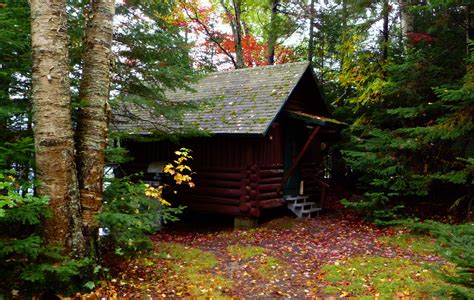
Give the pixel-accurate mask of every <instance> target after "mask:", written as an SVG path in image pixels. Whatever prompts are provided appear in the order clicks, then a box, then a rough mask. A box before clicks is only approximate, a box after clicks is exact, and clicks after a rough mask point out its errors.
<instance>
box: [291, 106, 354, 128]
mask: <svg viewBox="0 0 474 300" xmlns="http://www.w3.org/2000/svg"><path fill="white" fill-rule="evenodd" d="M287 113H288V116H289V117H290V118H292V119H295V120H299V121H303V122H305V123H306V124H308V125H317V126H321V127H323V128H333V129H340V128H343V127H346V126H347V123H344V122H341V121H338V120H336V119H331V118H327V117H322V116H317V115H311V114H307V113H304V112H301V111H292V110H288V111H287Z"/></svg>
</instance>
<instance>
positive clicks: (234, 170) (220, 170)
mask: <svg viewBox="0 0 474 300" xmlns="http://www.w3.org/2000/svg"><path fill="white" fill-rule="evenodd" d="M242 171H244V169H243V168H220V167H215V168H206V167H202V168H199V170H198V172H205V173H240V172H242Z"/></svg>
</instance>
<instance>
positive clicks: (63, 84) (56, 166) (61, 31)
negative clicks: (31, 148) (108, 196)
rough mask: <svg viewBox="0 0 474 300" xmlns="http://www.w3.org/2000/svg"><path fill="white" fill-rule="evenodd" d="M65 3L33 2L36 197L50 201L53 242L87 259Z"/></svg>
mask: <svg viewBox="0 0 474 300" xmlns="http://www.w3.org/2000/svg"><path fill="white" fill-rule="evenodd" d="M66 2H67V1H66V0H31V1H30V3H31V39H32V55H33V67H32V86H33V90H32V99H33V114H34V138H35V155H36V170H37V178H38V179H39V181H40V182H41V185H40V186H39V187H38V194H39V195H43V196H48V197H49V207H50V208H51V210H52V213H53V216H52V218H50V219H48V220H47V221H46V222H45V226H44V235H45V238H46V240H47V241H48V242H49V243H54V244H58V245H60V246H63V247H65V251H66V252H67V253H68V254H70V255H77V256H83V254H84V251H85V239H84V236H83V234H82V222H81V211H80V208H81V207H80V202H79V190H78V182H77V175H76V168H75V160H74V139H73V130H72V123H71V105H70V91H69V71H68V69H69V65H68V64H69V58H68V47H67V45H68V36H67V16H66Z"/></svg>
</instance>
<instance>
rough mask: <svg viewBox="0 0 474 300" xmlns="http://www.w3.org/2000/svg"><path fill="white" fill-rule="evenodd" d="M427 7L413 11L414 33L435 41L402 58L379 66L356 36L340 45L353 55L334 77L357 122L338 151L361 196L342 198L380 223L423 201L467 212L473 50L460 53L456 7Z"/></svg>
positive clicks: (409, 48) (408, 48) (473, 126)
mask: <svg viewBox="0 0 474 300" xmlns="http://www.w3.org/2000/svg"><path fill="white" fill-rule="evenodd" d="M431 9H433V11H431V12H429V13H428V12H427V11H425V8H421V7H420V10H419V11H417V12H415V13H416V14H418V16H417V22H419V23H417V24H418V26H419V28H418V30H425V31H426V32H429V33H430V34H431V35H432V36H436V39H433V40H431V41H430V42H429V43H418V44H409V45H405V53H404V55H403V56H400V57H392V58H391V59H389V61H388V62H387V63H386V64H384V65H381V64H379V63H377V61H376V55H375V53H373V52H368V51H362V50H361V49H358V48H357V47H359V48H363V43H362V42H361V41H359V40H356V41H355V42H354V44H355V45H353V44H349V45H346V46H345V48H344V49H345V50H346V52H345V53H347V54H349V55H350V56H351V57H352V58H354V57H355V58H356V59H350V60H348V61H344V64H343V66H342V73H341V75H340V78H339V79H340V84H341V85H342V86H343V87H344V88H345V89H346V94H345V95H344V98H343V100H344V103H345V104H346V107H345V108H344V109H343V110H344V111H345V113H346V114H347V110H348V109H351V110H352V115H351V116H350V118H352V119H353V120H354V122H353V125H352V126H351V127H350V128H348V129H347V130H346V132H345V136H346V141H347V142H346V143H345V145H344V146H343V150H342V153H343V155H344V159H345V161H346V163H347V165H348V167H349V169H350V171H351V175H352V176H353V178H354V181H355V182H356V184H355V191H356V193H357V194H360V195H362V196H360V197H354V198H352V199H351V201H350V202H349V201H345V202H344V203H345V205H346V206H348V207H351V208H356V209H359V210H360V211H361V212H362V213H363V214H364V215H365V216H366V217H367V218H368V219H371V220H375V221H377V222H384V221H387V220H390V219H392V218H397V217H400V216H401V214H399V213H396V212H397V210H398V211H399V212H403V211H400V208H402V205H404V207H405V211H406V209H407V208H411V207H417V206H418V207H419V204H418V203H419V202H421V201H425V202H430V203H433V204H438V205H439V206H438V207H441V209H440V210H439V211H438V212H439V213H447V212H448V208H450V207H451V212H452V213H457V215H458V216H461V214H464V213H465V211H468V212H467V215H468V216H469V215H470V211H469V209H470V207H471V206H472V205H471V204H470V203H472V200H471V199H472V183H473V179H472V178H473V177H472V174H473V170H474V169H473V166H472V164H471V163H469V161H470V158H471V157H473V156H474V144H473V142H472V135H473V133H474V123H473V117H472V116H473V115H474V102H473V101H472V100H473V96H472V95H473V86H472V78H473V76H474V75H473V74H474V72H473V68H472V59H473V58H472V57H473V54H472V53H471V56H470V57H467V58H466V56H465V44H464V43H463V38H464V32H463V30H462V28H461V27H459V24H458V23H457V21H456V19H457V18H460V17H461V15H459V11H457V10H455V9H449V8H446V7H438V6H434V7H431ZM450 26H451V27H452V28H453V30H451V31H449V30H447V28H451V27H450ZM354 38H356V37H354ZM343 45H344V44H343ZM446 45H449V49H448V50H447V49H446ZM447 51H449V52H450V55H448V56H445V55H441V54H440V53H446V52H447ZM463 76H464V78H463ZM382 79H383V82H382V81H380V80H382ZM377 82H379V83H377Z"/></svg>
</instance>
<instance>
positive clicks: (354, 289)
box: [322, 256, 450, 299]
mask: <svg viewBox="0 0 474 300" xmlns="http://www.w3.org/2000/svg"><path fill="white" fill-rule="evenodd" d="M322 272H324V279H325V280H327V281H329V282H331V283H332V284H330V285H329V286H328V287H326V288H325V289H324V291H325V292H326V293H329V294H333V293H340V294H341V295H343V296H342V297H347V296H349V295H350V296H358V297H361V296H369V295H370V294H372V293H373V292H375V294H378V296H380V297H381V298H382V299H391V298H399V297H409V298H410V299H411V298H414V299H420V298H431V297H442V298H445V297H447V296H448V295H449V290H450V286H449V285H448V284H446V283H444V282H443V281H442V280H440V279H438V278H437V277H436V276H435V275H434V274H433V272H432V271H430V269H429V267H428V266H425V265H423V264H421V263H417V262H414V261H410V260H406V259H400V258H385V257H371V256H360V257H351V258H348V259H346V260H344V261H342V262H337V263H336V264H331V265H325V266H323V267H322Z"/></svg>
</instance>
